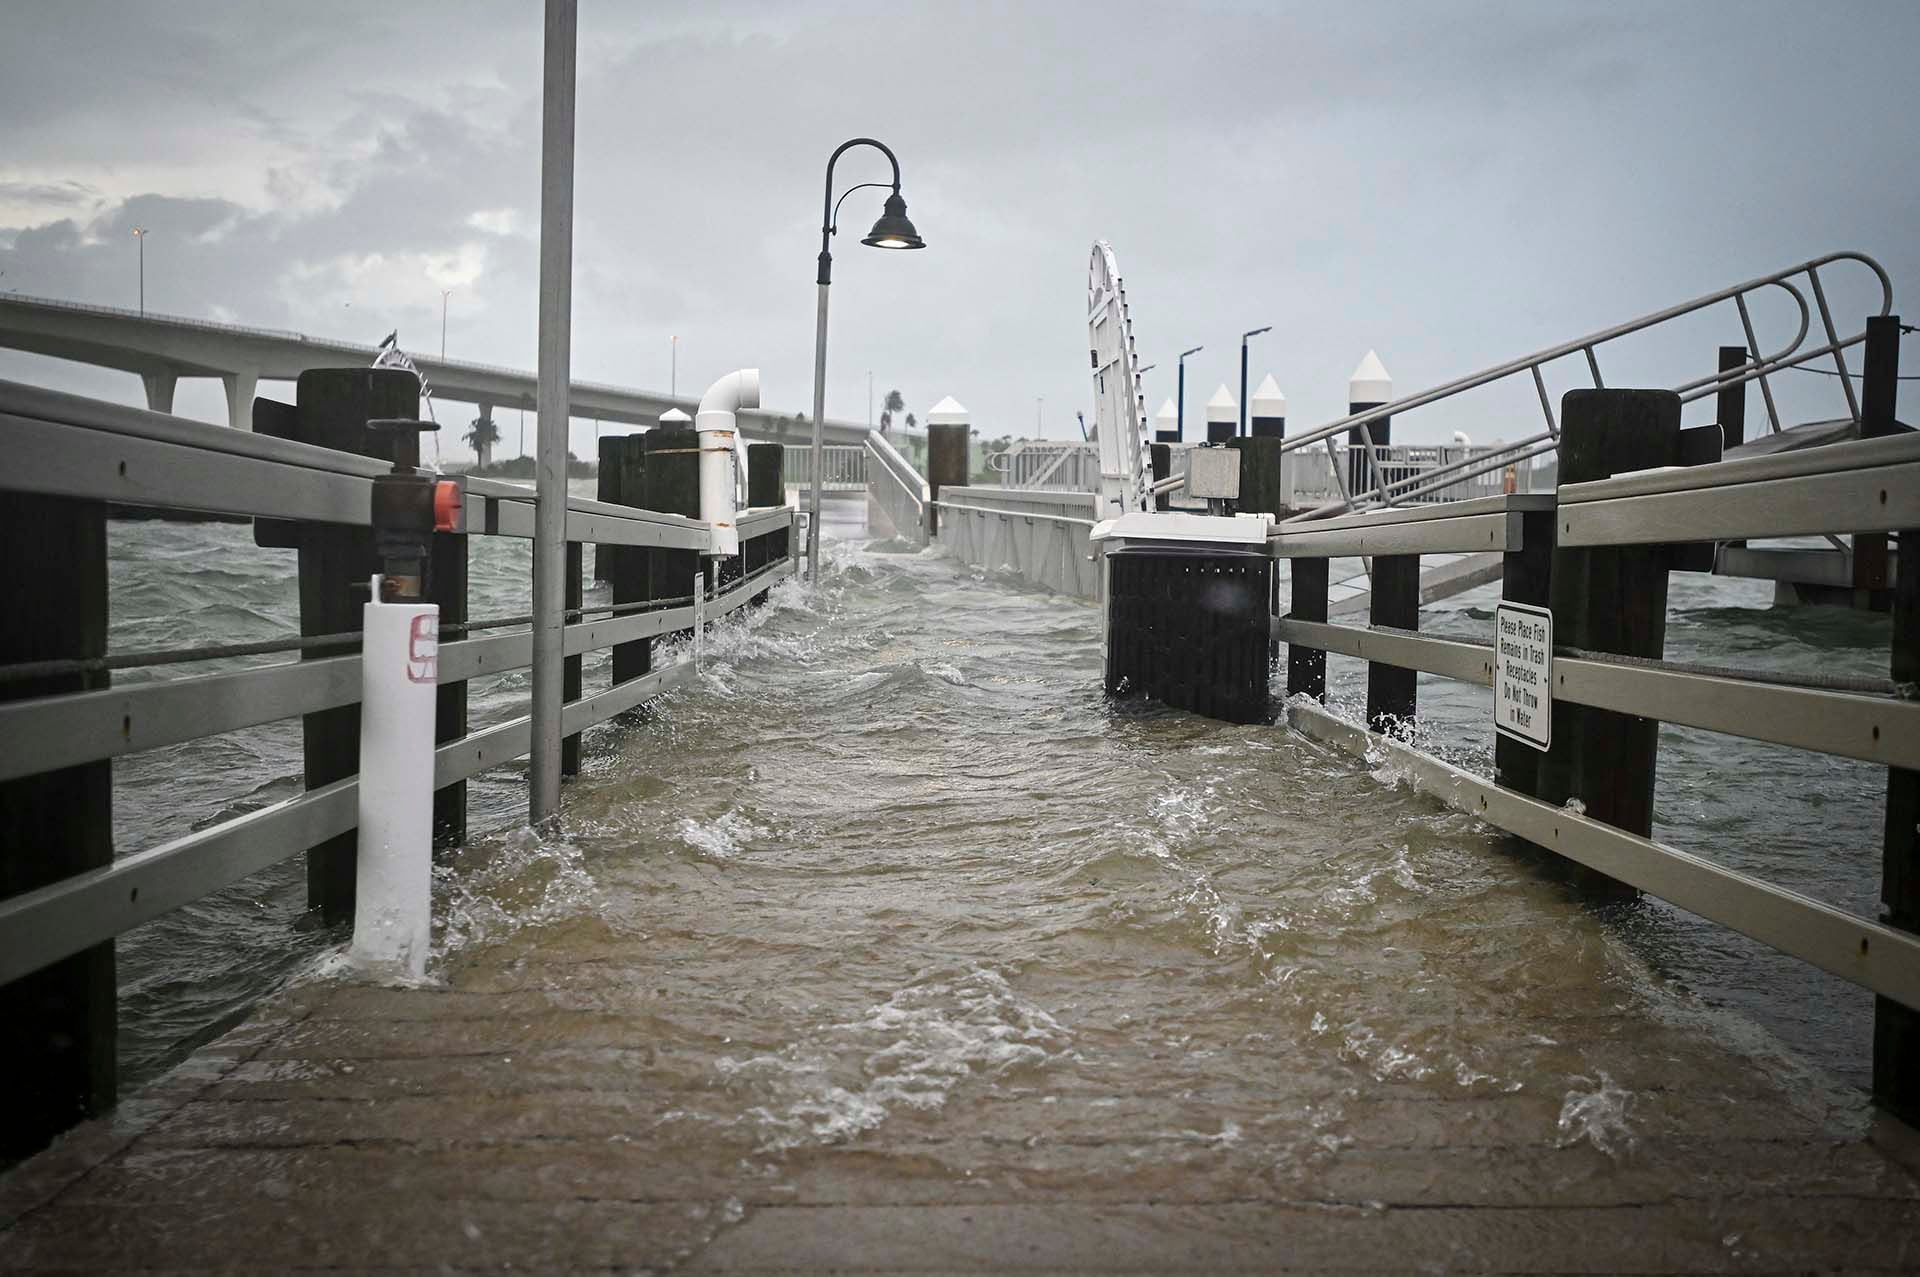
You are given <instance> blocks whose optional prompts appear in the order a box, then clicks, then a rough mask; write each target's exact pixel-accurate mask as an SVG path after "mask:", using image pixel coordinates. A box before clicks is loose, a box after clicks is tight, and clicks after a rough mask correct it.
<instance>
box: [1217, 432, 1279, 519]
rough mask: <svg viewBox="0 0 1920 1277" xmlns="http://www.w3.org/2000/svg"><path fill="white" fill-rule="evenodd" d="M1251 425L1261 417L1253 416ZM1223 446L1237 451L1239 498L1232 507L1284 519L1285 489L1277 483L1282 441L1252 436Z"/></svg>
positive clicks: (1271, 436) (1274, 437)
mask: <svg viewBox="0 0 1920 1277" xmlns="http://www.w3.org/2000/svg"><path fill="white" fill-rule="evenodd" d="M1252 424H1253V426H1256V427H1257V426H1259V425H1261V424H1262V418H1259V417H1255V418H1254V419H1253V423H1252ZM1227 446H1228V447H1229V448H1232V449H1234V450H1235V451H1237V452H1238V453H1239V454H1240V499H1239V500H1238V501H1237V502H1235V503H1234V508H1235V509H1236V510H1239V511H1241V512H1242V513H1251V514H1270V515H1272V516H1273V517H1274V518H1275V519H1280V518H1284V517H1285V516H1286V514H1287V508H1286V506H1285V505H1284V504H1283V502H1282V497H1283V496H1284V495H1285V490H1284V488H1283V487H1282V486H1281V483H1280V468H1281V465H1282V464H1283V461H1282V458H1283V455H1284V454H1283V451H1282V450H1283V449H1284V448H1285V447H1286V442H1285V441H1284V440H1282V439H1280V438H1279V437H1278V436H1275V435H1252V436H1249V437H1246V438H1240V439H1230V440H1228V441H1227Z"/></svg>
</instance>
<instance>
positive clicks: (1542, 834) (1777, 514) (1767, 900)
mask: <svg viewBox="0 0 1920 1277" xmlns="http://www.w3.org/2000/svg"><path fill="white" fill-rule="evenodd" d="M1915 527H1920V436H1913V435H1902V436H1895V437H1890V438H1875V439H1868V440H1863V441H1859V442H1851V443H1839V444H1833V445H1829V446H1827V447H1824V448H1818V449H1811V450H1807V451H1801V452H1791V453H1782V454H1775V455H1772V456H1765V457H1758V458H1752V459H1746V460H1736V461H1722V462H1714V463H1709V464H1704V465H1698V466H1692V467H1686V468H1667V469H1659V470H1651V471H1645V472H1640V473H1634V474H1626V475H1621V476H1618V477H1616V478H1611V479H1605V480H1599V481H1595V482H1591V483H1579V484H1567V485H1563V486H1562V487H1561V488H1560V489H1559V491H1558V494H1557V497H1556V496H1551V495H1547V494H1540V495H1536V496H1508V497H1498V498H1490V499H1483V500H1477V501H1469V502H1462V503H1457V504H1453V505H1444V506H1424V507H1403V508H1399V509H1390V510H1375V511H1371V512H1367V513H1355V514H1346V515H1342V516H1339V517H1334V518H1328V519H1325V520H1320V521H1316V522H1312V523H1306V524H1288V525H1282V526H1279V527H1276V528H1274V529H1273V530H1272V533H1271V534H1270V545H1271V547H1272V549H1273V552H1274V553H1275V554H1276V555H1279V556H1282V557H1288V558H1292V559H1293V560H1295V564H1296V569H1295V571H1296V574H1295V597H1294V598H1293V601H1292V605H1291V610H1290V612H1289V613H1288V614H1287V615H1284V616H1279V617H1276V618H1275V619H1274V620H1273V622H1272V635H1273V637H1274V639H1275V640H1276V641H1279V642H1283V643H1286V644H1287V645H1288V656H1287V666H1288V670H1289V691H1290V692H1293V693H1304V694H1297V695H1293V696H1291V697H1290V698H1289V700H1288V703H1287V716H1288V719H1289V721H1290V722H1291V723H1292V724H1293V725H1294V726H1295V727H1296V728H1298V729H1299V730H1301V731H1303V732H1305V733H1306V734H1307V735H1309V736H1312V737H1314V738H1316V739H1319V740H1321V741H1324V742H1326V743H1329V744H1334V745H1337V746H1340V747H1342V748H1345V749H1348V750H1351V751H1354V752H1362V753H1365V754H1366V755H1367V756H1368V757H1369V758H1370V759H1377V758H1378V757H1379V751H1380V750H1382V749H1384V750H1386V751H1388V753H1389V754H1390V755H1391V756H1392V757H1393V758H1394V759H1395V760H1397V765H1395V767H1394V771H1395V774H1396V775H1402V776H1405V777H1407V778H1408V779H1409V780H1410V781H1411V782H1412V783H1413V784H1414V785H1415V787H1417V788H1419V789H1420V790H1422V791H1423V792H1426V793H1429V794H1431V795H1433V796H1434V797H1436V798H1438V799H1440V800H1441V801H1442V802H1445V803H1447V804H1449V805H1451V806H1453V807H1456V808H1458V809H1460V810H1462V811H1465V812H1468V813H1470V814H1473V815H1475V816H1478V817H1479V818H1481V819H1483V820H1485V821H1487V822H1488V823H1490V824H1493V825H1496V826H1498V827H1499V828H1501V829H1504V830H1506V831H1508V832H1510V833H1513V834H1516V835H1518V836H1520V837H1522V838H1525V839H1528V840H1529V841H1532V842H1534V843H1536V844H1538V845H1540V846H1542V847H1546V848H1548V849H1550V850H1552V851H1554V852H1557V853H1558V854H1560V855H1563V856H1566V857H1567V858H1569V859H1571V860H1574V861H1577V862H1579V863H1580V864H1583V865H1585V866H1587V867H1588V868H1590V869H1594V870H1597V871H1599V872H1600V873H1602V874H1605V875H1607V876H1609V877H1611V878H1613V879H1616V880H1617V881H1619V882H1621V883H1624V884H1626V885H1628V886H1630V887H1634V888H1638V889H1640V890H1644V891H1647V892H1650V893H1652V894H1654V895H1657V896H1660V897H1662V898H1663V899H1666V900H1668V901H1671V902H1672V903H1674V904H1676V905H1678V906H1680V907H1681V908H1684V909H1687V910H1689V911H1690V912H1693V913H1696V914H1698V915H1700V916H1701V917H1704V918H1707V919H1709V920H1711V921H1714V922H1717V923H1720V924H1722V925H1724V926H1727V927H1729V928H1731V929H1733V930H1735V931H1738V932H1740V933H1741V934H1743V935H1746V936H1749V937H1751V938H1753V939H1756V940H1759V941H1761V942H1763V943H1766V944H1768V945H1770V946H1772V947H1773V948H1775V949H1778V950H1780V951H1781V952H1783V953H1786V954H1788V955H1790V956H1793V957H1796V958H1799V959H1801V960H1804V961H1807V962H1809V963H1812V964H1813V965H1815V966H1818V967H1820V968H1822V969H1823V970H1826V971H1828V972H1831V973H1832V974H1834V975H1837V976H1839V977H1841V978H1842V979H1845V980H1847V981H1850V982H1852V983H1854V984H1856V985H1859V986H1861V987H1863V988H1866V989H1869V990H1871V991H1873V992H1874V993H1877V994H1879V995H1881V996H1883V997H1885V998H1888V999H1892V1000H1893V1001H1895V1002H1898V1003H1900V1004H1902V1005H1904V1006H1906V1007H1909V1008H1914V1009H1916V1010H1920V935H1915V934H1914V933H1912V932H1910V931H1908V930H1905V929H1903V928H1902V927H1900V926H1896V925H1892V924H1891V923H1889V922H1886V921H1876V920H1872V919H1868V918H1862V917H1857V916H1855V915H1853V914H1850V913H1848V912H1846V911H1845V910H1843V909H1840V908H1838V907H1836V906H1834V905H1832V904H1828V903H1826V902H1823V901H1820V900H1816V899H1813V898H1810V897H1808V896H1806V895H1803V894H1801V893H1799V892H1795V891H1792V890H1789V889H1786V888H1783V887H1780V886H1778V885H1776V884H1772V883H1769V882H1766V881H1764V880H1763V879H1762V878H1761V877H1759V876H1757V875H1754V874H1751V873H1747V872H1744V871H1741V870H1737V869H1732V868H1729V867H1727V866H1724V865H1721V864H1717V863H1714V862H1712V861H1711V860H1708V859H1705V858H1702V857H1701V856H1698V855H1695V854H1691V853H1689V852H1686V851H1683V850H1680V849H1677V848H1674V847H1671V846H1667V845H1665V844H1664V843H1662V842H1659V841H1657V840H1655V839H1654V838H1652V837H1651V835H1650V832H1641V831H1637V830H1628V829H1622V828H1617V827H1615V826H1613V825H1610V824H1607V823H1604V822H1603V821H1601V820H1599V819H1595V818H1592V817H1590V816H1588V815H1586V814H1583V813H1584V808H1581V807H1578V806H1574V805H1571V804H1569V805H1562V804H1559V803H1555V802H1549V801H1546V800H1545V799H1544V798H1542V797H1540V796H1538V794H1537V793H1536V792H1532V790H1531V789H1530V787H1529V785H1527V784H1524V783H1523V784H1519V785H1518V787H1514V786H1510V785H1509V784H1508V783H1505V782H1504V781H1503V780H1502V779H1488V778H1486V777H1483V776H1480V775H1476V774H1473V773H1471V772H1469V771H1466V770H1463V769H1462V768H1459V767H1457V766H1454V765H1452V764H1450V763H1446V762H1443V761H1441V760H1439V759H1437V758H1434V757H1432V756H1430V755H1428V754H1426V753H1423V752H1421V751H1420V750H1419V749H1417V748H1415V747H1414V746H1413V745H1411V744H1409V743H1408V739H1409V737H1410V732H1409V730H1408V729H1409V728H1410V726H1411V723H1410V721H1409V720H1410V719H1411V718H1412V715H1413V708H1414V706H1413V697H1412V691H1411V687H1412V685H1411V684H1408V685H1406V688H1407V690H1406V692H1405V693H1404V695H1405V701H1404V704H1403V705H1402V706H1401V707H1400V708H1401V709H1402V710H1404V716H1402V717H1400V718H1398V719H1394V718H1390V717H1384V716H1383V717H1381V718H1378V719H1377V718H1376V715H1375V694H1374V691H1373V687H1374V683H1373V680H1374V678H1375V675H1376V672H1377V671H1380V670H1383V669H1386V670H1397V671H1408V672H1417V673H1421V674H1428V675H1432V676H1436V677H1441V678H1446V679H1451V680H1456V681H1460V682H1464V683H1468V684H1474V685H1478V686H1482V687H1489V688H1492V687H1494V686H1496V672H1497V666H1498V662H1499V661H1500V660H1501V659H1503V658H1502V657H1501V656H1500V654H1499V653H1498V651H1497V649H1496V645H1495V643H1494V642H1492V641H1483V640H1474V639H1463V638H1458V637H1451V636H1449V637H1437V636H1433V635H1426V634H1421V633H1419V631H1418V628H1417V609H1416V615H1415V616H1414V618H1413V620H1414V622H1415V623H1414V624H1412V625H1409V624H1406V623H1404V622H1403V623H1399V624H1395V623H1392V622H1389V621H1387V620H1385V619H1383V615H1382V613H1383V611H1388V610H1392V609H1393V608H1395V607H1400V608H1402V609H1404V607H1405V601H1404V599H1402V600H1399V601H1397V602H1396V601H1395V600H1391V599H1390V600H1387V601H1385V602H1384V603H1383V602H1382V601H1381V600H1379V599H1378V598H1376V600H1375V604H1374V611H1373V615H1372V617H1371V619H1370V623H1369V624H1364V625H1360V624H1340V623H1332V622H1329V621H1327V620H1323V619H1319V618H1320V617H1322V616H1324V615H1325V611H1326V602H1325V597H1324V590H1325V588H1326V587H1325V585H1324V581H1325V579H1326V578H1325V575H1324V569H1323V568H1319V567H1316V568H1315V569H1314V571H1313V572H1312V573H1307V572H1305V571H1304V570H1303V568H1302V567H1301V565H1302V564H1304V563H1307V562H1309V561H1314V560H1324V559H1326V558H1329V557H1331V556H1333V555H1350V554H1371V555H1375V556H1380V557H1376V558H1374V560H1373V563H1374V572H1375V576H1374V584H1375V589H1376V591H1379V590H1380V588H1381V581H1382V576H1381V567H1382V564H1383V563H1384V562H1387V561H1389V560H1388V557H1387V556H1399V557H1400V559H1401V560H1402V561H1406V560H1411V561H1413V562H1414V563H1415V564H1416V570H1415V571H1414V572H1413V573H1412V574H1410V576H1409V577H1408V579H1413V578H1417V575H1418V573H1417V562H1418V558H1419V556H1420V555H1423V554H1439V553H1455V552H1459V551H1462V550H1465V549H1468V548H1481V549H1485V548H1488V546H1487V545H1486V544H1483V542H1486V541H1496V540H1497V541H1498V542H1499V544H1497V545H1494V546H1492V548H1494V549H1498V550H1500V551H1501V552H1502V553H1503V554H1505V555H1506V556H1507V562H1508V565H1509V589H1510V593H1509V597H1512V593H1511V592H1512V591H1514V590H1518V591H1522V592H1525V591H1530V592H1532V593H1533V594H1534V596H1535V600H1534V601H1537V602H1544V601H1545V599H1546V597H1547V596H1546V585H1545V582H1544V580H1543V579H1542V578H1541V576H1540V573H1541V572H1542V571H1543V570H1545V565H1547V564H1549V563H1550V562H1552V563H1557V562H1558V559H1557V558H1556V557H1555V555H1556V552H1557V551H1558V550H1560V549H1562V548H1564V549H1566V550H1569V551H1575V552H1578V551H1584V550H1587V549H1589V548H1596V549H1601V548H1605V547H1613V546H1635V545H1648V544H1667V543H1674V542H1687V541H1701V540H1706V541H1713V540H1724V539H1729V538H1733V537H1741V536H1751V537H1769V536H1787V535H1826V534H1833V535H1840V534H1857V533H1864V532H1875V531H1896V532H1897V531H1900V530H1901V529H1912V528H1915ZM1529 535H1532V536H1539V537H1543V538H1544V541H1543V542H1539V543H1529V542H1528V541H1527V540H1526V538H1527V537H1528V536H1529ZM1522 563H1524V564H1526V565H1528V566H1527V567H1526V568H1524V569H1516V565H1518V564H1522ZM1516 570H1518V571H1519V574H1520V575H1523V576H1524V575H1529V574H1530V575H1531V580H1530V582H1529V583H1526V584H1523V585H1520V586H1515V585H1514V583H1513V575H1514V574H1515V572H1516ZM1555 570H1559V569H1557V568H1556V569H1555ZM1655 570H1657V571H1660V572H1665V571H1667V570H1668V569H1667V568H1665V567H1658V568H1657V569H1655ZM1659 597H1661V598H1664V597H1665V591H1664V588H1662V589H1661V590H1660V591H1659ZM1619 605H1620V604H1619V601H1618V600H1616V599H1608V600H1604V601H1597V602H1595V603H1594V604H1593V606H1596V607H1607V608H1613V607H1618V606H1619ZM1555 640H1556V641H1555V644H1554V647H1553V655H1552V659H1551V665H1550V678H1549V682H1550V691H1551V694H1552V698H1553V700H1554V702H1555V703H1556V704H1557V703H1562V702H1564V703H1566V704H1569V705H1577V706H1584V707H1591V708H1593V709H1599V710H1606V711H1609V712H1611V713H1612V714H1617V715H1628V716H1633V717H1634V718H1638V719H1644V720H1651V721H1655V722H1661V723H1670V724H1674V725H1678V726H1684V727H1690V728H1695V729H1698V730H1702V731H1708V732H1715V733H1720V734H1724V735H1728V736H1733V737H1738V738H1741V739H1746V740H1753V741H1760V742H1765V743H1767V744H1771V745H1779V746H1786V747H1789V748H1794V749H1800V750H1805V751H1809V752H1813V753H1819V754H1825V755H1831V756H1835V757H1841V758H1850V759H1855V760H1858V761H1861V762H1865V763H1869V764H1872V765H1875V766H1881V767H1886V768H1889V769H1892V772H1891V773H1890V774H1894V775H1897V774H1900V773H1902V772H1911V771H1915V770H1920V689H1916V688H1915V687H1914V686H1912V685H1910V684H1902V683H1898V682H1896V681H1894V680H1892V679H1878V678H1863V677H1857V676H1836V675H1833V674H1830V673H1828V672H1826V671H1818V670H1815V671H1804V672H1798V673H1782V672H1777V671H1763V672H1756V671H1750V670H1743V669H1739V668H1732V667H1726V666H1719V665H1705V664H1700V663H1689V662H1679V661H1670V660H1666V659H1664V658H1662V657H1659V656H1629V655H1621V654H1616V653H1612V652H1600V651H1588V650H1585V649H1582V648H1580V647H1578V646H1575V645H1573V644H1571V643H1569V642H1567V641H1566V640H1565V638H1564V637H1562V636H1561V635H1559V634H1558V633H1556V635H1555ZM1903 641H1904V642H1911V641H1912V639H1911V636H1906V637H1903V636H1902V635H1901V634H1900V633H1899V632H1898V630H1896V635H1895V642H1896V644H1898V643H1900V642H1903ZM1326 653H1333V654H1337V655H1342V656H1347V657H1354V658H1358V659H1360V660H1364V661H1366V662H1368V666H1369V707H1368V719H1369V723H1368V724H1360V723H1354V722H1349V721H1347V720H1346V719H1344V718H1341V717H1339V716H1337V715H1335V714H1334V713H1332V712H1331V711H1330V710H1328V709H1327V708H1325V706H1324V705H1323V704H1322V703H1321V702H1324V700H1325V696H1326V683H1325V673H1324V656H1325V654H1326ZM1554 730H1555V733H1556V739H1555V741H1554V745H1555V748H1556V749H1560V748H1564V746H1565V742H1563V741H1561V740H1559V739H1557V737H1558V734H1559V733H1560V732H1561V730H1562V725H1561V723H1560V720H1559V719H1558V718H1556V719H1555V728H1554ZM1502 748H1503V749H1505V748H1507V744H1506V743H1503V744H1502ZM1517 752H1519V753H1522V754H1525V753H1527V749H1526V747H1524V746H1522V747H1520V749H1519V750H1518V751H1517ZM1534 756H1535V757H1544V755H1534ZM1556 756H1557V755H1556ZM1607 761H1608V763H1609V765H1612V764H1613V763H1614V762H1615V760H1607ZM1646 765H1647V766H1648V767H1649V768H1651V766H1652V755H1648V757H1647V763H1646ZM1648 774H1649V775H1650V774H1651V773H1650V772H1649V773H1648ZM1503 775H1504V774H1503ZM1649 783H1650V782H1649ZM1891 846H1892V844H1891V842H1890V844H1889V847H1890V849H1891ZM1890 854H1891V851H1890ZM1878 1085H1879V1082H1878V1081H1876V1086H1878Z"/></svg>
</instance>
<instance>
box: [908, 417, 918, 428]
mask: <svg viewBox="0 0 1920 1277" xmlns="http://www.w3.org/2000/svg"><path fill="white" fill-rule="evenodd" d="M918 424H919V423H918V422H916V421H914V419H913V414H912V413H908V414H907V429H909V430H911V429H913V428H914V426H916V425H918Z"/></svg>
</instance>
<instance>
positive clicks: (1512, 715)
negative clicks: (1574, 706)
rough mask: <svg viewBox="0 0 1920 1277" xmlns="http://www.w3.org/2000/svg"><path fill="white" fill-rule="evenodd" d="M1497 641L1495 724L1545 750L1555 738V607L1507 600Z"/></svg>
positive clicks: (1497, 620)
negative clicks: (1549, 608) (1548, 608)
mask: <svg viewBox="0 0 1920 1277" xmlns="http://www.w3.org/2000/svg"><path fill="white" fill-rule="evenodd" d="M1493 643H1494V659H1493V727H1494V730H1495V731H1497V732H1499V733H1500V734H1501V735H1502V736H1509V737H1512V738H1513V739H1514V740H1518V741H1525V742H1526V743H1527V744H1529V745H1531V746H1533V747H1534V748H1535V749H1539V750H1544V749H1546V748H1547V747H1548V745H1549V744H1551V743H1552V740H1553V681H1552V680H1553V613H1552V612H1550V611H1548V610H1547V609H1546V608H1543V607H1533V606H1531V605H1530V604H1526V603H1502V604H1501V605H1500V607H1499V609H1498V610H1497V611H1496V612H1495V613H1494V622H1493Z"/></svg>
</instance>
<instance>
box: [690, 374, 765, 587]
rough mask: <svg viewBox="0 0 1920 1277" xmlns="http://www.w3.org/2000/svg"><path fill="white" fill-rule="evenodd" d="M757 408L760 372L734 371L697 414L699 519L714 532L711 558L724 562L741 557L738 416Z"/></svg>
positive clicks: (709, 393)
mask: <svg viewBox="0 0 1920 1277" xmlns="http://www.w3.org/2000/svg"><path fill="white" fill-rule="evenodd" d="M759 406H760V370H759V369H758V368H742V369H741V370H740V371H738V372H730V373H728V374H727V375H726V376H724V377H722V378H721V379H720V380H718V381H716V382H714V383H713V384H712V385H711V386H709V387H707V393H706V394H704V395H702V396H700V411H699V412H697V413H695V414H694V418H693V425H694V429H695V430H697V431H699V432H700V518H701V519H702V520H703V521H705V522H706V524H707V525H708V526H709V527H710V528H712V529H713V543H712V545H711V546H710V547H709V548H708V550H707V553H708V554H711V555H717V556H723V557H724V556H731V555H736V554H738V553H740V529H739V527H738V526H737V525H736V524H735V522H734V516H735V514H736V510H737V506H736V501H737V497H738V484H739V477H738V474H737V473H736V466H737V462H736V459H735V456H734V445H735V443H736V441H737V440H738V438H739V431H738V430H737V429H736V426H735V421H734V414H735V413H736V412H738V411H739V410H741V409H743V408H758V407H759Z"/></svg>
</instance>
